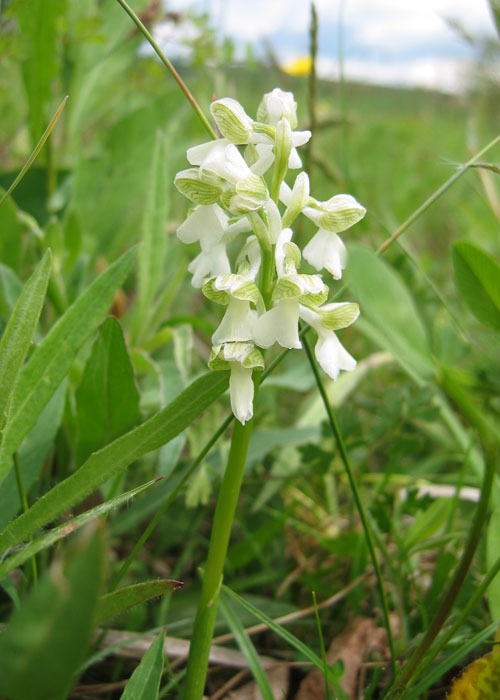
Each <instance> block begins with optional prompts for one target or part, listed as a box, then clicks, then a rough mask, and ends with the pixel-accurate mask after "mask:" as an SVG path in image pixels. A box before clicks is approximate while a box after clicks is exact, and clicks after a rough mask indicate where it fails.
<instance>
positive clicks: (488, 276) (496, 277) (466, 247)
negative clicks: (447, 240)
mask: <svg viewBox="0 0 500 700" xmlns="http://www.w3.org/2000/svg"><path fill="white" fill-rule="evenodd" d="M453 267H454V269H455V282H456V285H457V288H458V291H459V292H460V294H461V296H462V298H463V300H464V301H465V303H466V304H467V306H468V307H469V309H470V310H471V311H472V313H473V314H474V316H475V317H476V318H477V319H478V320H479V321H481V323H484V325H485V326H489V327H490V328H494V329H496V330H497V331H500V265H499V264H498V263H497V262H496V260H494V259H493V258H492V257H491V255H489V254H488V253H486V252H485V251H484V250H481V248H478V247H477V246H476V245H474V244H473V243H469V242H468V241H458V242H457V243H455V244H454V246H453Z"/></svg>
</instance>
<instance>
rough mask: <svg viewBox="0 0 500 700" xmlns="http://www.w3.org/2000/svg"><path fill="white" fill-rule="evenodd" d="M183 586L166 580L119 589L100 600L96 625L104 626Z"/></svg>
mask: <svg viewBox="0 0 500 700" xmlns="http://www.w3.org/2000/svg"><path fill="white" fill-rule="evenodd" d="M183 585H184V584H183V583H182V581H173V580H172V579H168V578H164V579H159V580H155V581H146V582H145V583H137V584H136V585H134V586H126V587H125V588H119V589H118V590H117V591H113V592H112V593H108V594H106V595H104V596H102V597H101V599H100V600H99V607H98V611H97V621H96V624H98V625H103V624H105V623H106V622H108V620H110V619H111V618H113V617H116V616H117V615H120V613H122V612H124V611H125V610H129V609H130V608H133V607H134V606H135V605H140V604H141V603H145V602H146V601H148V600H152V599H153V598H159V597H160V596H163V595H165V594H166V593H170V591H176V590H178V589H179V588H182V586H183Z"/></svg>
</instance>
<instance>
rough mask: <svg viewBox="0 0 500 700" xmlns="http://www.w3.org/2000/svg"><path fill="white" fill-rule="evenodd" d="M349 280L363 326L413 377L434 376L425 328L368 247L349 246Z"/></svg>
mask: <svg viewBox="0 0 500 700" xmlns="http://www.w3.org/2000/svg"><path fill="white" fill-rule="evenodd" d="M349 283H350V285H351V286H352V288H353V289H354V291H355V292H356V295H357V296H358V299H359V305H360V310H361V318H362V319H363V320H364V324H363V325H364V328H365V329H367V325H368V324H369V325H370V326H371V330H369V329H367V331H368V334H369V335H371V336H372V337H373V339H376V342H378V343H379V344H381V345H382V346H383V347H384V348H385V349H387V350H389V352H391V354H392V355H393V356H394V357H395V358H396V359H397V360H398V362H400V364H401V365H402V366H403V367H404V368H405V369H406V370H407V371H409V372H410V374H411V375H412V376H414V377H415V378H417V379H420V380H424V381H425V380H427V379H429V378H431V377H432V376H434V375H435V367H434V364H433V362H432V356H431V352H430V348H429V342H428V337H427V333H426V330H425V327H424V325H423V323H422V320H421V318H420V316H419V313H418V311H417V308H416V306H415V304H414V302H413V299H412V297H411V295H410V292H409V291H408V289H407V287H406V286H405V285H404V283H403V281H402V279H401V278H400V277H399V276H398V275H397V274H396V272H395V271H394V270H393V269H392V268H391V267H390V266H389V265H388V264H387V263H386V262H385V261H384V260H382V259H381V258H380V257H378V256H377V255H375V253H373V252H371V251H370V250H368V249H365V248H361V247H359V246H352V248H349ZM360 320H361V319H360ZM367 322H368V323H367ZM360 327H362V324H360Z"/></svg>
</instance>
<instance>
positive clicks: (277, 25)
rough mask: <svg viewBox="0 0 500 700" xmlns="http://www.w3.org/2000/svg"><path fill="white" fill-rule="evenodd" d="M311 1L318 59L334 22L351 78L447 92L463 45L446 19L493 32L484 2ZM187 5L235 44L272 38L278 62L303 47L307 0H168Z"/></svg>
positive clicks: (332, 48) (331, 39) (333, 37)
mask: <svg viewBox="0 0 500 700" xmlns="http://www.w3.org/2000/svg"><path fill="white" fill-rule="evenodd" d="M315 5H316V8H317V12H318V16H319V27H320V37H319V38H320V42H319V56H320V59H321V62H322V64H323V65H326V64H327V63H328V64H329V65H332V66H334V65H335V60H334V59H336V58H337V56H338V35H339V23H341V24H340V27H341V30H340V33H341V34H342V38H343V42H344V60H345V61H346V65H349V66H350V68H349V70H350V71H351V72H352V77H353V78H354V77H356V78H357V79H360V80H361V79H363V75H364V76H365V79H367V80H376V82H384V81H387V82H390V83H391V84H394V83H398V84H407V85H426V86H432V87H441V89H445V90H450V89H452V87H451V86H456V85H458V82H459V79H458V77H457V76H460V74H461V72H462V67H461V65H460V64H459V63H458V62H457V61H458V59H457V57H462V58H463V59H465V58H466V56H467V48H468V47H467V46H465V44H464V42H463V41H462V40H461V39H460V38H459V37H458V35H457V34H456V33H455V32H454V31H453V30H452V29H451V28H450V26H449V25H448V24H447V22H446V19H453V20H457V21H458V22H459V23H461V24H462V25H463V27H464V29H465V30H466V31H468V32H470V33H472V34H476V35H479V36H484V35H489V36H494V34H495V32H494V25H493V21H492V19H491V16H490V11H489V6H488V0H345V2H344V3H339V2H332V0H315ZM188 6H189V7H193V6H195V7H196V8H197V9H198V10H201V11H205V12H208V13H209V14H210V15H211V16H212V17H213V24H214V26H215V27H216V28H217V29H218V30H219V31H220V33H221V34H222V35H225V36H230V37H232V38H233V40H234V41H235V43H236V45H240V46H241V45H243V44H245V43H252V44H254V45H255V48H256V49H257V50H258V49H259V47H262V43H263V40H268V41H271V43H272V46H273V49H274V50H275V52H276V55H277V57H278V58H279V59H280V60H282V61H286V60H289V59H292V58H296V57H297V55H299V54H300V53H303V52H304V49H305V47H306V46H307V44H308V38H307V37H308V31H309V21H310V2H309V0H169V3H168V7H169V9H171V10H177V9H185V8H186V7H188ZM339 8H341V9H342V13H341V15H339ZM299 42H300V45H299ZM293 51H295V52H296V53H295V55H293ZM469 55H470V51H469ZM410 58H411V59H412V60H410ZM375 76H377V77H375ZM384 76H385V77H384ZM453 89H455V88H453Z"/></svg>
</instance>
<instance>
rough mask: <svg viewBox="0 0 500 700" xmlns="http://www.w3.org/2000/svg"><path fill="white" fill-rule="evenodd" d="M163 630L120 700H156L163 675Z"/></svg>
mask: <svg viewBox="0 0 500 700" xmlns="http://www.w3.org/2000/svg"><path fill="white" fill-rule="evenodd" d="M164 644H165V630H162V631H161V632H160V634H159V635H158V636H157V638H156V639H155V641H154V642H153V643H152V644H151V646H150V647H149V649H148V650H147V652H146V653H145V654H144V656H143V657H142V660H141V663H140V664H139V666H138V667H137V668H136V669H135V671H134V672H133V674H132V676H131V677H130V680H129V682H128V683H127V686H126V688H125V691H124V692H123V693H122V695H121V698H120V700H157V698H158V692H159V690H160V681H161V675H162V673H163V646H164Z"/></svg>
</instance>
